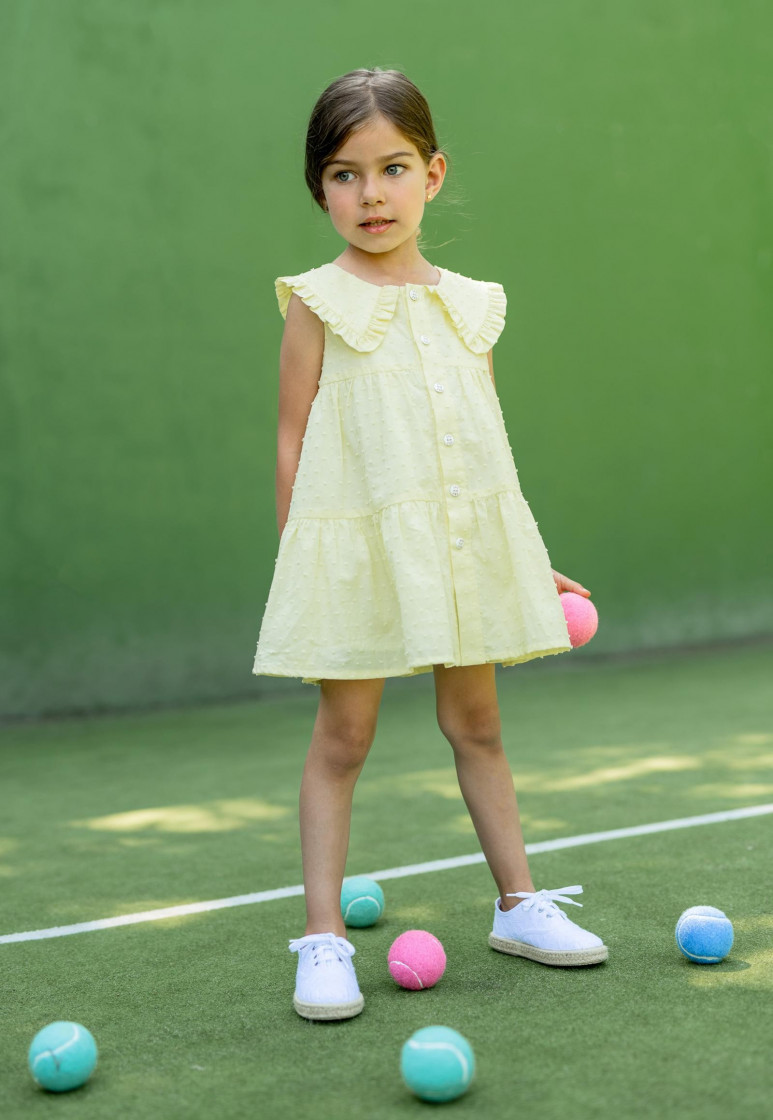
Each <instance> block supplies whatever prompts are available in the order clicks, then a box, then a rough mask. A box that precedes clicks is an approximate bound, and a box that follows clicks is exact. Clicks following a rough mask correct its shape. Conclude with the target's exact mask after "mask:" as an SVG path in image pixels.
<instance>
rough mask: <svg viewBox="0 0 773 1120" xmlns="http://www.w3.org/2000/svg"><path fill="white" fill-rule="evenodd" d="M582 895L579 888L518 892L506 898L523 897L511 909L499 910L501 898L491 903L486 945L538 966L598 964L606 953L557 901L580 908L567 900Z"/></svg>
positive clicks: (600, 944) (591, 935)
mask: <svg viewBox="0 0 773 1120" xmlns="http://www.w3.org/2000/svg"><path fill="white" fill-rule="evenodd" d="M569 894H582V887H579V886H575V887H561V888H560V890H556V891H517V892H516V893H515V894H511V895H506V897H507V898H523V899H525V901H524V902H519V903H518V905H517V906H514V907H513V908H512V910H501V909H500V906H499V904H500V902H501V899H499V898H498V899H497V900H496V903H495V904H494V929H493V930H492V932H491V933H490V934H489V939H488V943H489V945H490V946H491V948H492V949H497V950H498V951H499V952H500V953H511V954H512V955H513V956H514V957H529V959H530V960H533V961H539V962H540V963H541V964H555V965H563V966H572V965H581V964H599V963H600V962H601V961H605V960H606V959H607V957H608V955H609V951H608V949H607V947H606V945H605V944H604V942H603V941H602V940H601V938H600V937H596V935H595V934H594V933H589V932H588V931H587V930H586V929H581V928H580V926H578V925H576V924H575V923H574V922H573V921H571V920H570V919H569V918H567V916H566V914H565V913H564V912H563V910H559V909H558V907H557V906H556V900H557V901H558V902H564V903H569V904H570V905H572V906H581V905H582V903H580V902H574V901H573V900H572V899H571V898H567V897H566V895H569Z"/></svg>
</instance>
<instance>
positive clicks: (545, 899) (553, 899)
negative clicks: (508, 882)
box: [505, 886, 582, 921]
mask: <svg viewBox="0 0 773 1120" xmlns="http://www.w3.org/2000/svg"><path fill="white" fill-rule="evenodd" d="M570 894H582V887H580V886H573V887H559V888H558V890H555V891H515V892H514V893H512V894H507V895H505V898H525V899H526V902H522V903H521V906H523V908H524V910H531V908H532V906H536V907H537V913H538V914H541V913H542V912H543V911H544V912H545V916H546V917H548V918H552V917H553V916H554V915H555V914H560V915H561V917H562V918H566V914H564V912H563V910H559V909H558V907H557V906H556V903H557V902H563V903H565V904H566V905H569V906H582V903H581V902H575V901H574V899H573V898H567V895H570ZM568 920H569V919H568V918H567V921H568Z"/></svg>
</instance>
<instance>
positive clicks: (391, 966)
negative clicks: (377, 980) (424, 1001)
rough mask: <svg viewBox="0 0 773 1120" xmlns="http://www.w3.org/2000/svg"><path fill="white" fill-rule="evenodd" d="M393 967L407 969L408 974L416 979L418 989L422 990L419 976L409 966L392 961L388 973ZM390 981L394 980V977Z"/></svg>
mask: <svg viewBox="0 0 773 1120" xmlns="http://www.w3.org/2000/svg"><path fill="white" fill-rule="evenodd" d="M394 965H399V966H400V968H405V969H407V970H408V972H410V974H411V975H412V976H415V977H416V980H417V982H418V985H419V987H420V988H422V989H423V988H424V985H423V984H422V982H421V977H420V976H419V974H418V972H414V970H413V969H412V968H411V966H410V965H409V964H406V963H405V961H394V960H392V961H390V962H389V971H390V972H391V971H392V968H393V966H394ZM392 979H394V977H392Z"/></svg>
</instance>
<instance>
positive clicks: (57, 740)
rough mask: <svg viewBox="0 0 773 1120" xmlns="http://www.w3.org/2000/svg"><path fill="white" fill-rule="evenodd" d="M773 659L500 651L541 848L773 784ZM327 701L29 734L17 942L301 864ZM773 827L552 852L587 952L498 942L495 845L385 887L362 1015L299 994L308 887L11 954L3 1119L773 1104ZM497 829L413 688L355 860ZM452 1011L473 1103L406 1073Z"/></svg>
mask: <svg viewBox="0 0 773 1120" xmlns="http://www.w3.org/2000/svg"><path fill="white" fill-rule="evenodd" d="M566 660H567V663H569V659H568V658H567V659H566ZM771 670H773V650H771V649H770V648H768V647H764V646H758V647H749V648H739V649H736V650H722V651H713V652H712V651H704V652H698V653H695V654H693V655H690V656H679V655H677V654H672V655H669V656H667V657H664V658H660V659H655V658H652V659H646V658H645V659H642V660H641V661H632V662H628V663H625V662H596V661H594V660H593V659H591V658H586V659H585V660H581V659H577V660H576V661H575V662H574V663H572V664H571V665H569V664H567V668H566V669H563V668H557V669H554V668H553V667H551V669H550V670H548V669H547V666H546V665H545V666H532V665H530V666H523V667H514V668H513V669H508V670H505V671H501V672H500V673H499V675H498V688H499V697H500V707H501V712H502V721H503V733H504V740H505V745H506V747H507V750H508V754H509V757H510V759H511V763H512V768H513V772H514V775H515V779H516V788H517V790H518V793H519V801H520V805H521V812H522V817H523V821H524V831H525V834H526V839H527V841H537V840H543V839H549V838H552V837H558V836H572V835H576V834H580V833H586V832H592V831H597V830H606V829H613V828H620V827H626V826H629V825H635V824H644V823H648V822H652V821H659V820H669V819H672V818H678V817H686V816H693V815H696V814H700V813H708V812H714V811H716V810H721V809H726V808H737V807H742V806H746V805H755V804H762V803H765V802H771V801H773V715H772V713H771V706H770V703H769V682H770V679H771ZM317 695H318V692H317V690H316V689H312V688H310V687H308V688H307V690H306V691H301V692H300V693H299V695H297V696H294V697H288V696H287V695H284V696H282V697H275V698H273V699H267V700H261V701H259V702H256V703H248V704H247V703H246V704H240V705H231V706H219V707H207V708H201V709H197V710H186V711H167V712H158V713H153V714H145V715H133V716H128V717H125V718H117V717H111V718H100V719H96V720H68V721H62V722H60V723H44V724H39V725H31V724H30V725H23V726H18V727H15V728H8V729H6V730H5V731H4V732H3V735H2V745H0V787H1V788H2V791H3V807H4V814H3V817H4V820H3V826H2V831H1V832H0V877H1V881H2V886H3V895H2V897H3V905H2V908H1V912H2V918H1V919H0V934H2V933H12V932H15V931H21V930H29V929H38V928H43V927H48V926H53V925H60V924H64V923H70V922H79V921H87V920H90V919H94V918H102V917H108V916H112V915H116V914H124V913H131V912H134V911H142V910H146V909H150V908H154V907H159V906H168V905H176V904H178V903H184V902H190V901H196V900H200V899H214V898H221V897H225V896H229V895H236V894H243V893H246V892H248V891H256V890H264V889H270V888H273V887H281V886H287V885H292V884H296V883H299V882H300V881H301V870H300V853H299V849H298V840H297V796H298V783H299V779H300V771H301V767H302V764H303V758H304V755H305V750H306V747H307V745H308V739H309V735H310V733H311V727H312V724H313V720H314V715H315V712H316V700H317ZM772 835H773V818H771V817H758V818H751V819H747V820H739V821H732V822H726V823H721V824H712V825H704V826H701V827H696V828H691V829H685V830H679V831H672V832H664V833H658V834H652V835H647V836H639V837H631V838H626V839H621V840H616V841H608V842H604V843H600V844H595V845H590V846H586V847H579V848H575V849H564V850H560V851H555V852H551V853H542V854H535V855H533V856H532V857H531V864H532V869H533V872H534V878H535V882H536V884H537V886H538V887H540V886H544V887H549V888H555V887H561V886H564V885H568V884H571V883H582V884H583V886H584V888H585V894H584V895H583V897H582V899H581V901H582V902H584V904H585V907H584V909H583V910H575V909H574V908H569V907H567V908H566V909H567V911H570V917H572V918H574V919H575V920H577V921H579V922H580V924H581V925H585V926H586V927H587V928H589V929H592V930H593V931H594V932H596V933H598V934H600V935H601V936H603V938H604V940H605V941H606V943H607V944H608V946H609V949H610V956H609V960H608V962H607V963H606V964H604V965H601V966H598V967H595V968H588V969H576V970H571V969H550V968H547V967H545V966H542V965H539V964H536V963H534V962H530V961H525V960H521V959H518V958H511V957H507V956H504V955H502V954H498V953H495V952H493V951H492V950H491V949H489V948H488V945H487V941H486V939H487V935H488V932H489V930H490V928H491V920H492V916H493V902H494V899H495V897H496V889H495V887H494V885H493V881H492V880H491V877H490V875H489V872H488V870H487V868H486V866H485V864H479V865H473V866H468V867H464V868H458V869H454V870H446V871H442V872H435V873H430V874H423V875H418V876H414V877H409V878H402V879H395V880H386V881H385V882H384V889H385V894H386V899H387V908H386V912H385V915H384V917H383V918H382V919H381V921H380V922H379V923H378V924H377V925H376V926H374V927H373V928H371V929H365V930H351V931H350V938H351V940H352V941H353V943H354V944H355V946H356V948H357V955H356V957H355V965H356V967H357V973H358V978H359V981H360V986H361V988H362V991H363V994H364V995H365V1009H364V1011H363V1013H362V1015H360V1016H359V1017H357V1018H356V1019H353V1020H349V1021H346V1022H340V1023H328V1024H320V1023H311V1022H307V1021H305V1020H301V1019H300V1018H299V1017H298V1016H297V1015H296V1014H295V1012H294V1011H293V1009H292V1003H291V998H292V989H293V983H294V975H295V963H296V958H295V957H294V956H291V955H290V953H289V952H288V951H287V942H288V939H289V938H291V937H296V936H300V935H301V934H302V933H303V900H302V899H301V898H290V899H283V900H279V901H272V902H266V903H261V904H258V905H251V906H245V907H240V908H233V909H227V910H219V911H213V912H211V913H206V914H201V915H195V916H187V917H176V918H172V919H167V920H164V921H161V922H152V923H145V924H140V925H135V926H130V927H124V928H119V929H109V930H104V931H100V932H92V933H84V934H78V935H75V936H70V937H63V938H58V939H51V940H43V941H33V942H25V943H20V944H6V945H0V999H1V1000H2V1004H1V1006H2V1017H3V1024H4V1031H3V1043H2V1047H1V1048H0V1062H1V1068H0V1098H2V1102H3V1104H2V1115H3V1117H4V1118H7V1120H16V1118H17V1117H18V1118H20V1120H21V1118H25V1120H26V1118H27V1117H30V1118H34V1117H35V1116H38V1115H41V1116H42V1115H44V1114H45V1115H53V1114H56V1115H61V1116H72V1117H78V1120H92V1118H95V1120H102V1118H106V1117H132V1118H133V1117H137V1118H145V1117H147V1118H151V1117H153V1118H164V1120H167V1118H168V1120H172V1118H177V1117H180V1118H182V1117H186V1118H192V1120H196V1118H199V1117H201V1118H207V1120H210V1118H217V1120H220V1118H223V1120H229V1118H237V1117H242V1116H243V1117H254V1116H266V1117H288V1118H291V1120H294V1118H296V1117H297V1118H301V1120H302V1118H306V1117H309V1118H311V1117H315V1118H322V1120H327V1118H328V1117H329V1118H331V1120H333V1118H341V1120H347V1118H349V1117H352V1118H360V1117H373V1118H376V1120H378V1118H385V1120H386V1118H392V1117H395V1118H399V1117H410V1116H417V1117H418V1116H420V1115H422V1114H427V1113H428V1112H434V1111H435V1110H437V1109H442V1110H446V1111H447V1112H448V1114H449V1115H453V1116H459V1117H465V1116H476V1117H481V1116H484V1117H488V1116H503V1117H507V1116H510V1115H513V1116H515V1115H517V1114H518V1113H519V1112H520V1111H521V1110H522V1109H528V1110H529V1111H531V1112H534V1113H535V1114H536V1115H539V1116H541V1117H545V1118H548V1120H551V1118H553V1117H559V1116H564V1115H567V1116H572V1117H575V1118H580V1120H584V1118H588V1120H590V1118H594V1120H595V1118H599V1120H606V1118H607V1117H609V1118H610V1120H612V1118H613V1117H614V1118H620V1117H634V1116H636V1117H639V1116H642V1117H653V1118H655V1117H659V1118H660V1117H680V1118H681V1117H689V1118H692V1117H695V1118H698V1117H701V1118H703V1117H711V1118H713V1117H717V1118H720V1117H722V1118H724V1117H727V1116H730V1115H745V1116H749V1117H757V1116H760V1117H761V1116H763V1115H765V1114H766V1111H767V1109H768V1106H769V1099H770V1094H771V1092H773V1080H772V1079H771V1074H770V1062H769V1057H768V1051H769V1039H770V1036H771V1027H772V1026H773V1014H772V1013H771V1008H770V1003H771V998H770V997H771V989H773V916H772V915H771V898H770V893H769V885H770V867H771V866H773V850H772V849H773V839H771V837H772ZM477 850H478V845H477V840H476V838H475V835H474V833H473V831H472V827H471V825H470V823H469V819H468V818H467V813H466V809H465V806H464V802H463V801H462V799H461V795H460V794H459V790H458V786H456V779H455V774H454V768H453V763H452V758H451V751H450V747H449V746H448V744H447V743H446V741H445V739H444V738H443V737H442V735H441V734H440V732H439V730H438V728H437V725H436V722H435V714H434V698H433V692H432V680H431V676H429V677H427V678H424V679H423V680H422V679H420V678H417V679H414V680H410V681H400V682H397V681H394V682H391V681H388V682H387V687H386V689H385V693H384V699H383V702H382V708H381V716H380V720H379V728H378V733H377V736H376V741H375V744H374V747H373V749H372V752H371V755H370V757H369V759H368V762H367V764H366V767H365V770H364V772H363V775H362V777H361V779H360V782H359V783H358V786H357V790H356V793H355V804H354V814H353V822H352V840H351V847H350V858H349V865H348V868H347V871H348V873H349V874H355V873H367V872H368V871H371V870H375V869H378V868H385V867H394V866H400V865H403V864H408V863H415V862H419V861H423V860H431V859H442V858H446V857H449V856H455V855H463V854H468V853H471V852H475V851H477ZM698 903H708V904H711V905H716V906H720V907H721V908H722V909H724V910H725V911H726V912H727V913H728V915H729V916H730V917H731V918H732V919H733V922H734V924H735V930H736V941H735V945H734V947H733V950H732V952H731V954H730V956H729V957H728V959H727V960H726V961H725V962H723V963H722V964H719V965H714V966H700V965H692V964H690V963H688V962H687V961H685V960H684V958H683V957H682V956H681V954H680V953H679V952H678V950H677V948H676V945H675V942H674V926H675V923H676V920H677V918H678V916H679V914H680V912H681V911H682V909H684V908H685V907H687V906H692V905H695V904H698ZM411 927H414V928H415V927H421V928H427V929H430V930H431V931H432V932H433V933H435V934H436V935H437V936H438V937H440V939H441V941H442V942H443V944H444V946H445V948H446V951H447V954H448V967H447V970H446V973H445V975H444V977H443V978H442V979H441V981H440V982H439V983H438V985H437V987H436V988H434V989H432V990H430V991H425V992H417V993H414V992H404V991H402V990H401V989H398V988H396V986H395V985H394V983H393V981H392V980H391V978H390V977H389V974H388V972H387V969H386V954H387V950H388V948H389V945H390V944H391V941H392V940H393V939H394V937H396V936H397V934H398V933H400V932H401V931H402V930H403V929H406V928H411ZM58 1018H65V1019H73V1020H76V1021H79V1022H82V1023H84V1024H85V1025H86V1026H88V1027H89V1029H90V1030H91V1031H92V1032H93V1034H94V1035H95V1037H96V1039H97V1043H98V1045H99V1048H100V1060H99V1064H98V1067H97V1071H96V1073H95V1074H94V1076H93V1078H92V1080H91V1081H90V1082H89V1084H88V1085H86V1086H85V1087H84V1088H83V1089H80V1090H77V1091H75V1092H72V1093H69V1094H63V1095H51V1094H45V1093H43V1092H41V1091H40V1090H37V1089H36V1088H35V1087H34V1085H33V1083H32V1080H31V1078H30V1076H29V1073H28V1072H27V1068H26V1050H27V1047H28V1045H29V1042H30V1040H31V1039H32V1036H33V1035H34V1033H35V1032H36V1031H37V1030H38V1029H39V1028H40V1027H41V1026H43V1025H44V1024H45V1023H47V1022H49V1021H51V1020H54V1019H58ZM431 1023H443V1024H446V1025H448V1026H452V1027H454V1028H455V1029H457V1030H459V1031H461V1033H462V1034H464V1035H465V1036H466V1037H467V1038H468V1040H469V1041H470V1043H471V1045H472V1046H473V1049H474V1050H475V1054H476V1060H477V1073H476V1077H475V1080H474V1082H473V1085H472V1087H471V1088H470V1090H469V1091H468V1093H467V1094H466V1095H465V1096H464V1097H462V1098H460V1099H459V1100H457V1101H456V1102H452V1103H450V1104H446V1105H428V1104H423V1103H421V1102H419V1101H418V1100H416V1099H415V1098H414V1097H413V1096H412V1095H411V1094H410V1093H409V1092H408V1090H407V1089H406V1088H405V1087H404V1086H403V1084H402V1082H401V1080H400V1076H399V1054H400V1048H401V1046H402V1043H403V1041H404V1040H405V1039H406V1038H407V1037H408V1036H409V1035H410V1034H411V1033H412V1032H413V1031H414V1030H416V1029H418V1028H419V1027H421V1026H426V1025H429V1024H431Z"/></svg>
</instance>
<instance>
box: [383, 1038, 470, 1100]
mask: <svg viewBox="0 0 773 1120" xmlns="http://www.w3.org/2000/svg"><path fill="white" fill-rule="evenodd" d="M400 1072H401V1073H402V1075H403V1081H404V1082H405V1084H406V1085H407V1086H408V1088H409V1089H410V1090H411V1092H412V1093H415V1094H416V1096H417V1097H421V1099H422V1100H423V1101H453V1100H456V1098H457V1097H461V1095H462V1093H464V1092H465V1090H466V1089H467V1088H468V1086H469V1084H470V1082H471V1081H472V1078H473V1074H474V1073H475V1055H474V1054H473V1052H472V1047H471V1046H470V1044H469V1042H468V1041H467V1039H466V1038H465V1037H464V1036H463V1035H461V1034H459V1032H458V1031H455V1030H452V1029H451V1027H422V1029H421V1030H420V1031H416V1033H415V1034H412V1035H411V1037H410V1038H409V1039H408V1041H407V1042H406V1043H404V1045H403V1049H402V1053H401V1055H400Z"/></svg>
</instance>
